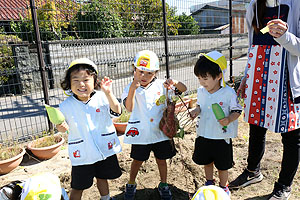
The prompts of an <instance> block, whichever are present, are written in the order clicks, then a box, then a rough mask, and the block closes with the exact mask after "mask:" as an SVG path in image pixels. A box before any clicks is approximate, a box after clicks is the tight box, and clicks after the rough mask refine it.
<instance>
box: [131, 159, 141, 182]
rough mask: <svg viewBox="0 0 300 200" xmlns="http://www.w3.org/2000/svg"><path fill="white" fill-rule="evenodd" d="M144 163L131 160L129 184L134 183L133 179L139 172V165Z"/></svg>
mask: <svg viewBox="0 0 300 200" xmlns="http://www.w3.org/2000/svg"><path fill="white" fill-rule="evenodd" d="M143 162H144V161H138V160H133V161H132V163H131V169H130V177H129V182H128V183H130V184H134V183H135V178H136V176H137V173H138V172H139V169H140V167H141V165H142V164H143Z"/></svg>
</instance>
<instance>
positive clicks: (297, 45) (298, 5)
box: [274, 0, 300, 57]
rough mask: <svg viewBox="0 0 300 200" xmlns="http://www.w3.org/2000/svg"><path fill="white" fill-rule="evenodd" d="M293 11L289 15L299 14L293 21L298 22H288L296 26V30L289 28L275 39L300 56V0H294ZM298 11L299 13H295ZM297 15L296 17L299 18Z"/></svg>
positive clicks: (290, 51)
mask: <svg viewBox="0 0 300 200" xmlns="http://www.w3.org/2000/svg"><path fill="white" fill-rule="evenodd" d="M292 7H293V8H292V12H294V13H291V14H290V15H289V17H292V18H294V17H295V15H297V17H298V19H296V20H295V21H293V23H296V24H288V27H289V26H290V27H292V26H293V27H295V32H294V33H291V32H290V31H289V28H288V30H287V31H286V32H285V34H283V35H282V36H281V37H279V38H274V40H275V41H276V42H278V43H279V44H281V45H282V46H283V47H284V48H285V49H286V50H287V51H288V52H289V53H290V54H292V55H294V56H299V57H300V15H299V11H300V1H299V0H296V1H293V3H292ZM295 12H298V13H295ZM297 17H295V18H297Z"/></svg>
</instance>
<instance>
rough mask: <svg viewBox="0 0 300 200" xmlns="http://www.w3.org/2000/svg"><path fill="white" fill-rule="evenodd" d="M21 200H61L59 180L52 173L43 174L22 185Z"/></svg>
mask: <svg viewBox="0 0 300 200" xmlns="http://www.w3.org/2000/svg"><path fill="white" fill-rule="evenodd" d="M20 187H21V188H22V192H21V200H43V199H48V200H60V199H61V186H60V180H59V178H58V177H57V176H56V175H54V174H51V173H42V174H38V175H35V176H33V177H31V178H29V179H27V180H26V181H25V182H24V183H21V184H20Z"/></svg>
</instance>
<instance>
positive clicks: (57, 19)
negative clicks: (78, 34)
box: [11, 0, 79, 42]
mask: <svg viewBox="0 0 300 200" xmlns="http://www.w3.org/2000/svg"><path fill="white" fill-rule="evenodd" d="M36 6H37V8H38V9H37V11H36V12H37V19H38V23H39V30H40V34H41V39H42V40H58V39H63V38H64V37H65V36H67V33H66V31H65V30H66V29H67V28H68V25H69V24H70V19H71V18H72V17H73V16H74V13H77V10H78V8H79V5H78V4H76V3H75V2H73V1H72V0H60V1H59V2H55V1H43V0H37V1H36ZM27 13H28V15H27V16H26V17H25V18H23V17H22V16H20V19H21V20H20V21H18V22H12V24H11V28H12V30H13V31H14V32H16V33H17V34H18V36H19V37H20V38H21V39H22V40H28V41H30V42H32V40H33V38H32V33H34V28H33V22H32V14H31V10H30V8H28V12H27Z"/></svg>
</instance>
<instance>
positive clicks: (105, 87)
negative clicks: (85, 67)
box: [100, 76, 112, 94]
mask: <svg viewBox="0 0 300 200" xmlns="http://www.w3.org/2000/svg"><path fill="white" fill-rule="evenodd" d="M111 85H112V80H111V79H110V78H109V77H106V76H105V77H104V78H103V79H102V80H101V82H100V86H101V90H102V91H103V92H104V93H105V94H108V93H110V92H111Z"/></svg>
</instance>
